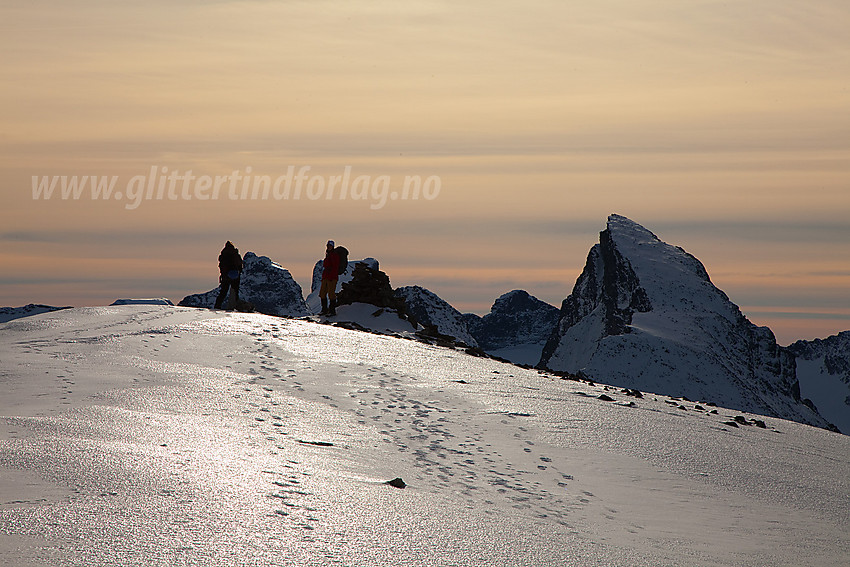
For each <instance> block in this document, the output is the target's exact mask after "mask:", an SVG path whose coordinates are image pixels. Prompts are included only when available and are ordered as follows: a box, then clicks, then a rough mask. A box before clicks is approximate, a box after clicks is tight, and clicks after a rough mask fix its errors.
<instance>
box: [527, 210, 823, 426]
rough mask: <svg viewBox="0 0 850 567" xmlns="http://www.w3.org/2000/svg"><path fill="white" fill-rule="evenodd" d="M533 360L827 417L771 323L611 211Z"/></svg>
mask: <svg viewBox="0 0 850 567" xmlns="http://www.w3.org/2000/svg"><path fill="white" fill-rule="evenodd" d="M540 366H542V367H546V368H550V369H554V370H562V371H568V372H574V373H583V374H585V375H587V376H590V377H593V378H595V379H598V380H600V381H602V382H606V383H609V384H613V385H616V386H621V387H624V388H635V389H638V390H643V391H648V392H654V393H659V394H667V395H672V396H686V397H688V398H690V399H694V400H703V401H712V402H716V403H718V404H720V405H723V406H725V407H731V408H735V409H740V410H742V411H751V412H753V413H759V414H763V415H769V416H774V417H780V418H784V419H791V420H794V421H799V422H802V423H808V424H810V425H816V426H818V427H827V428H829V427H830V424H829V423H828V422H827V421H826V420H825V419H824V418H823V417H822V416H821V415H819V414H818V412H817V411H816V410H815V409H814V408H813V407H810V406H809V405H807V404H806V403H804V402H803V400H802V399H801V397H800V385H799V382H798V380H797V377H796V366H795V361H794V355H793V353H792V352H791V351H789V350H788V349H785V348H782V347H780V346H779V345H778V344H777V343H776V339H775V337H774V335H773V333H772V332H771V330H770V329H768V328H767V327H758V326H756V325H754V324H753V323H751V322H750V321H749V320H748V319H747V318H746V317H744V315H743V314H742V313H741V311H740V309H739V308H738V307H737V306H736V305H735V304H734V303H732V302H731V301H730V300H729V298H728V297H727V296H726V294H725V293H723V292H722V291H721V290H719V289H718V288H717V287H715V286H714V285H713V284H712V283H711V280H710V278H709V276H708V272H707V271H706V270H705V267H704V266H703V265H702V263H700V261H699V260H697V259H696V258H695V257H694V256H692V255H691V254H688V253H687V252H685V251H684V250H683V249H682V248H680V247H676V246H671V245H669V244H666V243H664V242H662V241H661V240H660V239H659V238H658V237H656V236H655V235H654V234H652V232H650V231H649V230H647V229H646V228H644V227H643V226H641V225H639V224H637V223H635V222H633V221H631V220H630V219H628V218H626V217H623V216H619V215H611V216H610V217H609V218H608V223H607V228H606V229H605V230H604V231H602V232H601V233H600V241H599V244H596V245H595V246H593V247H592V248H591V250H590V252H589V254H588V257H587V263H586V265H585V268H584V270H583V272H582V274H581V275H580V276H579V278H578V280H576V283H575V286H574V288H573V292H572V293H571V294H570V295H569V296H568V297H567V298H566V299H565V300H564V302H563V304H562V306H561V312H560V319H559V321H558V324H557V326H556V328H555V329H554V331H553V333H552V335H551V337H550V338H549V341H548V342H547V344H546V347H545V348H544V350H543V354H542V357H541V360H540Z"/></svg>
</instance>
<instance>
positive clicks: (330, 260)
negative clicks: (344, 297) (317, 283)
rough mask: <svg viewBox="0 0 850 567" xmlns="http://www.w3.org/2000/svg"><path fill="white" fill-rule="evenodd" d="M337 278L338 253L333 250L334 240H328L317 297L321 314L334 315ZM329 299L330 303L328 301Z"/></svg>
mask: <svg viewBox="0 0 850 567" xmlns="http://www.w3.org/2000/svg"><path fill="white" fill-rule="evenodd" d="M337 280H339V255H338V254H337V253H336V252H335V251H334V241H333V240H328V244H327V247H326V250H325V260H324V262H323V263H322V287H321V288H319V299H321V300H322V315H336V282H337ZM328 299H330V304H329V303H328Z"/></svg>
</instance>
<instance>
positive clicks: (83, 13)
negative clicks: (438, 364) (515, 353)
mask: <svg viewBox="0 0 850 567" xmlns="http://www.w3.org/2000/svg"><path fill="white" fill-rule="evenodd" d="M0 15H2V18H0V30H2V37H0V46H2V47H3V52H4V54H5V56H4V58H3V59H2V60H0V71H2V72H0V77H2V79H0V81H2V84H3V88H2V89H0V119H2V124H3V129H2V131H0V148H2V152H0V191H2V195H3V197H4V198H5V199H4V200H5V203H4V207H3V209H2V210H0V223H1V224H0V241H2V243H3V244H4V246H3V250H2V252H0V260H2V263H3V265H4V267H5V270H3V272H2V274H0V304H2V305H9V306H15V305H22V304H25V303H31V302H35V303H47V304H57V305H58V304H62V305H95V304H104V303H111V302H112V301H113V300H114V299H117V298H118V296H125V297H141V296H164V297H169V298H170V299H172V300H173V301H175V302H176V301H178V300H179V299H181V298H182V297H183V296H185V295H188V294H191V293H196V292H200V291H206V290H208V289H212V288H213V287H215V286H216V285H217V281H216V279H217V268H216V265H215V261H216V257H217V255H218V252H219V250H220V249H221V246H222V244H223V243H224V241H225V240H228V239H230V240H233V241H234V242H235V243H236V245H237V246H238V247H239V248H240V250H241V251H242V252H243V253H244V252H247V251H253V252H256V253H257V254H261V255H266V256H269V257H270V258H272V259H273V260H275V261H276V262H279V263H280V264H282V265H283V266H284V267H286V268H287V269H289V270H290V271H291V272H292V274H293V276H294V277H295V279H296V281H298V283H299V284H300V285H301V286H302V287H305V288H307V287H308V286H309V282H310V273H311V270H312V266H313V264H314V263H315V261H316V260H318V259H320V258H321V255H322V250H323V247H324V242H325V241H326V240H327V239H328V238H333V239H335V240H337V241H338V242H340V243H344V244H345V245H346V246H347V247H348V248H349V249H350V250H351V253H352V258H362V257H367V256H371V257H375V258H377V259H378V260H379V261H380V262H381V266H382V269H384V270H385V271H386V272H387V274H388V275H389V276H390V278H391V281H392V284H393V285H394V286H396V287H397V286H403V285H413V284H416V285H422V286H424V287H427V288H428V289H431V290H432V291H434V292H435V293H437V294H438V295H440V296H441V297H442V298H444V299H445V300H446V301H448V302H449V303H451V304H452V305H454V306H455V307H456V308H458V309H460V310H461V311H472V312H477V313H479V314H481V313H485V312H486V311H488V310H489V307H490V305H491V304H492V302H493V300H494V299H495V298H496V297H498V296H499V295H501V294H503V293H505V292H507V291H510V290H512V289H518V288H519V289H525V290H526V291H528V292H529V293H531V294H532V295H534V296H536V297H538V298H540V299H542V300H544V301H547V302H549V303H552V304H554V305H560V302H561V300H563V299H564V298H565V297H566V296H567V295H568V294H569V293H570V291H571V290H572V286H573V283H574V282H575V279H576V278H577V277H578V275H579V273H580V272H581V269H582V268H583V266H584V262H585V258H586V255H587V252H588V250H589V249H590V247H591V246H592V245H593V244H594V243H596V242H597V240H598V232H599V231H600V230H602V229H603V228H604V224H605V219H606V218H607V215H608V214H610V213H618V214H622V215H625V216H628V217H629V218H631V219H632V220H634V221H636V222H638V223H640V224H642V225H644V226H645V227H647V228H648V229H649V230H651V231H653V232H654V233H655V234H656V235H658V237H659V238H661V239H662V240H664V241H665V242H668V243H670V244H674V245H678V246H682V247H683V248H684V249H685V250H687V251H688V252H690V253H691V254H693V255H694V256H696V257H697V258H699V259H700V260H701V261H702V262H703V264H704V265H705V266H706V268H707V270H708V272H709V274H710V275H711V278H712V281H713V282H714V284H715V285H717V287H719V288H720V289H722V290H723V291H725V292H726V293H727V295H729V297H730V299H732V301H733V302H735V303H736V304H738V305H739V306H740V307H741V309H742V311H743V312H744V314H745V315H747V316H748V317H749V318H750V319H751V320H752V321H753V322H754V323H756V324H761V325H767V326H769V327H770V328H771V329H773V331H774V332H775V333H776V335H777V337H778V338H779V341H780V343H782V344H787V343H789V342H792V341H793V340H796V339H798V338H815V337H826V336H828V335H832V334H835V333H837V332H839V331H842V330H847V329H850V247H849V246H848V243H850V221H848V215H850V115H848V113H847V108H848V107H850V87H848V85H850V36H848V34H847V33H846V30H847V29H850V8H848V7H847V5H846V2H843V1H839V0H825V1H824V2H819V3H817V4H814V5H813V4H811V3H808V2H803V1H800V0H794V1H791V0H780V1H778V2H766V1H763V0H757V1H754V2H748V3H746V4H728V3H723V2H719V1H708V2H701V3H699V4H698V5H687V4H682V3H677V2H672V1H669V0H638V1H626V0H605V1H602V2H596V3H593V4H592V5H573V4H571V3H554V2H543V1H538V2H530V3H524V4H523V5H521V6H520V5H517V4H515V3H512V2H500V1H497V2H486V3H485V2H477V1H473V2H467V3H463V4H460V5H458V4H457V3H448V2H428V3H421V2H392V3H390V2H378V1H366V2H358V3H349V2H341V1H334V0H328V1H321V2H292V1H273V0H268V1H247V2H246V1H235V0H233V1H229V0H223V1H220V2H215V3H209V4H208V3H199V2H195V1H188V0H178V1H176V2H162V1H160V0H154V1H150V2H144V3H142V2H122V3H113V2H106V1H105V0H97V1H93V0H84V1H82V2H77V3H74V4H72V5H71V4H67V3H63V2H58V1H55V0H53V1H48V2H43V3H39V4H37V5H34V4H32V3H28V2H19V1H12V2H6V3H4V5H3V7H0ZM305 167H306V168H309V169H307V170H305V172H306V173H305V178H304V179H303V187H302V192H301V193H300V194H298V195H296V193H295V188H294V186H293V187H291V188H290V190H289V192H285V190H284V189H285V188H284V185H285V184H281V185H280V186H278V187H277V191H275V189H274V188H272V187H269V186H266V187H267V190H268V193H267V194H266V198H262V188H263V186H262V181H259V182H258V181H257V180H258V178H263V177H267V178H268V179H269V181H270V184H271V183H273V182H274V180H275V179H283V178H284V177H286V176H287V175H288V172H289V171H296V172H297V171H299V170H301V168H305ZM290 168H292V169H290ZM346 171H348V173H349V174H350V177H351V179H350V183H349V184H348V186H347V187H346V189H345V191H344V192H343V189H342V186H343V184H344V183H343V181H342V178H343V177H344V176H345V175H346ZM234 172H238V174H239V175H241V176H243V178H240V179H238V180H234V179H232V177H233V173H234ZM53 176H66V180H72V179H74V178H75V176H76V179H77V182H81V179H82V176H88V179H89V180H90V179H91V177H92V176H95V177H97V178H98V179H103V180H109V179H115V180H116V183H115V185H114V187H113V188H112V190H111V192H110V193H108V196H107V195H106V194H105V193H104V192H102V191H101V192H99V193H98V194H97V195H93V194H92V193H91V191H90V190H89V188H86V189H85V190H84V191H82V192H81V194H80V198H78V199H73V198H68V199H62V198H61V188H59V184H58V183H57V188H56V190H55V193H54V194H53V196H52V197H51V198H50V199H47V198H45V194H44V191H42V190H41V189H44V188H45V187H49V185H48V186H45V187H42V188H41V189H39V181H38V180H41V179H47V180H48V183H49V181H50V180H51V179H52V178H53ZM169 176H171V177H169ZM358 177H359V178H360V182H359V185H358V183H357V182H355V181H354V180H355V179H356V178H358ZM34 178H35V180H34ZM225 178H227V179H225ZM244 178H249V180H248V181H245V179H244ZM333 178H338V180H337V185H336V190H335V191H336V192H335V193H333V194H331V188H330V185H331V183H332V181H331V180H332V179H333ZM57 179H58V178H57ZM217 179H218V181H219V182H220V183H219V187H218V190H216V189H215V188H212V187H210V186H208V185H206V183H207V182H209V184H215V183H216V180H217ZM408 179H414V180H419V181H420V182H421V184H422V187H420V189H422V190H423V191H424V190H425V187H424V186H425V185H426V184H427V182H428V180H430V181H431V182H433V183H432V186H431V189H432V190H433V191H432V193H430V194H427V193H426V192H422V191H420V193H419V194H418V195H417V197H418V198H413V195H412V194H408V195H406V197H407V198H405V195H404V194H403V186H404V184H405V181H406V180H408ZM311 180H312V181H311ZM243 182H244V184H243ZM255 182H256V183H258V184H257V185H255ZM101 188H102V189H108V187H107V186H103V187H101ZM255 190H259V194H258V195H256V198H254V197H255V195H254V193H253V192H254V191H255ZM216 191H217V192H216ZM343 195H344V198H343ZM393 195H395V198H393ZM307 291H308V290H307V289H305V294H306V292H307Z"/></svg>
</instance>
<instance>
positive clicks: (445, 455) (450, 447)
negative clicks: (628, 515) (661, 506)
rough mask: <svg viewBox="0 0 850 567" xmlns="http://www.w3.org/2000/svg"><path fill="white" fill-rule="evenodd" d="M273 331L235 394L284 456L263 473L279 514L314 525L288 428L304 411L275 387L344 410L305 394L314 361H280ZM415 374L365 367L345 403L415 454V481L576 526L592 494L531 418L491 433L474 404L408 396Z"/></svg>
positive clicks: (297, 524)
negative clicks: (284, 400) (533, 433)
mask: <svg viewBox="0 0 850 567" xmlns="http://www.w3.org/2000/svg"><path fill="white" fill-rule="evenodd" d="M257 334H258V335H260V333H257ZM274 337H275V334H274V332H273V330H272V331H269V330H266V331H264V336H260V337H259V338H258V340H257V343H256V345H257V349H256V351H255V355H256V357H255V358H252V359H251V360H250V361H249V364H250V367H249V369H248V370H247V374H248V375H250V376H252V379H251V380H249V383H248V384H247V385H244V384H243V388H242V389H241V391H237V392H236V393H235V394H234V397H237V398H244V399H245V401H246V408H245V409H244V410H243V414H245V415H246V417H248V416H250V417H252V419H253V421H254V426H255V427H258V428H260V430H261V431H262V432H263V434H264V435H265V439H266V440H267V441H268V442H270V443H272V445H273V447H274V449H273V450H274V451H275V452H276V453H277V454H278V455H281V457H282V460H281V464H280V469H281V470H275V471H271V470H270V471H263V473H264V474H265V475H267V476H268V477H269V482H270V484H271V490H270V492H269V498H270V500H272V501H273V502H274V504H273V506H272V508H273V511H272V512H271V514H273V515H276V516H279V517H281V518H285V519H287V520H288V521H289V522H290V524H289V525H290V526H291V527H294V528H300V529H303V530H306V531H310V530H313V529H314V528H315V526H316V524H317V522H318V521H319V516H320V507H321V504H320V503H317V502H315V501H314V499H313V498H312V497H313V495H312V493H311V492H310V490H309V488H308V485H309V484H310V480H311V479H310V477H311V475H310V473H308V472H305V471H304V470H301V469H300V468H299V467H298V465H299V463H297V462H295V461H292V460H288V459H286V455H287V453H286V451H289V452H290V453H289V455H290V456H291V454H292V453H291V451H292V446H291V443H293V442H302V443H303V442H304V441H301V440H296V439H293V438H292V437H291V436H289V435H288V432H287V431H286V429H287V427H286V424H287V423H291V422H289V421H288V420H292V419H293V415H292V412H295V411H298V410H297V409H296V408H292V407H281V403H280V402H279V401H278V400H277V399H276V395H275V393H276V392H279V391H280V390H281V387H282V386H283V392H284V393H285V392H286V390H287V387H288V389H291V391H293V393H294V392H298V393H306V394H307V395H308V396H309V395H310V394H315V397H316V399H317V400H324V401H326V402H327V403H328V404H329V405H331V406H333V407H340V403H337V402H336V401H334V400H333V399H332V397H331V396H328V395H323V394H321V393H315V392H306V389H305V385H306V386H307V387H308V388H309V386H310V382H309V380H307V379H305V378H302V375H303V374H307V373H309V372H312V371H314V369H313V368H312V367H311V366H310V365H309V364H307V362H306V361H302V362H301V363H299V364H298V365H296V366H300V367H299V368H287V369H282V368H280V367H279V364H280V362H281V361H280V359H279V357H277V356H276V355H275V347H274V345H273V344H270V341H269V339H270V338H274ZM240 370H241V369H240ZM341 372H344V370H341ZM411 380H415V377H411V376H404V375H393V374H390V373H388V372H387V371H386V370H385V369H382V368H377V367H372V368H367V369H366V374H365V376H362V377H359V378H358V379H356V382H355V386H354V388H353V389H352V390H351V391H349V392H348V393H347V396H348V398H349V399H348V401H347V402H342V405H343V406H344V407H345V408H351V411H353V413H354V415H355V416H356V420H357V422H358V423H359V424H361V425H371V426H375V427H378V428H379V429H378V431H379V433H380V435H381V436H382V437H381V440H380V441H381V442H383V443H388V444H392V445H394V446H395V447H396V448H397V450H398V451H400V452H402V453H403V454H405V455H407V456H408V457H409V458H410V460H411V462H412V467H413V470H410V471H406V472H405V473H404V474H405V475H406V476H405V480H407V481H408V484H410V485H413V486H416V487H417V488H418V489H422V490H433V491H438V492H448V493H452V494H455V495H460V497H461V500H462V499H466V500H467V502H468V503H469V504H470V505H471V504H472V503H473V502H476V501H480V500H482V499H483V501H484V502H485V503H487V504H491V505H493V504H496V503H501V504H503V505H504V504H505V503H507V504H508V505H510V506H511V507H513V508H516V509H518V510H522V511H524V512H525V513H527V514H530V515H532V516H535V517H538V518H549V519H552V520H554V521H556V522H558V523H560V524H562V525H564V526H567V525H568V524H567V514H568V513H569V512H570V511H571V510H573V509H574V508H576V507H578V506H582V505H584V504H586V503H587V502H589V498H592V497H593V495H592V494H589V493H580V494H573V493H571V492H570V491H569V489H568V483H569V481H572V480H573V477H572V476H571V475H570V474H566V473H565V472H563V471H562V468H561V465H560V463H557V462H555V460H554V459H553V458H552V457H550V456H548V455H546V454H545V453H544V452H540V451H538V448H537V446H536V445H535V443H534V442H533V441H531V440H529V439H527V437H529V435H528V429H527V428H526V427H524V426H523V425H522V423H523V419H524V418H527V417H530V416H525V415H522V414H506V415H505V417H504V419H502V420H501V424H502V425H503V426H504V429H503V431H501V432H498V431H497V432H494V431H490V430H489V429H490V428H491V427H492V416H490V418H489V419H488V420H487V421H485V420H483V419H482V416H481V415H480V413H476V412H474V411H473V410H470V409H469V408H459V407H447V406H446V405H445V404H446V402H436V401H425V400H421V399H416V398H413V397H409V395H408V390H407V389H406V388H405V383H409V382H410V381H411ZM447 382H449V379H448V378H447ZM416 392H417V393H420V392H421V390H416ZM296 396H297V394H296ZM460 432H463V434H462V436H461V435H460ZM311 444H316V445H319V446H321V445H323V443H311ZM324 445H329V443H327V444H324ZM487 513H488V514H495V513H497V512H495V511H488V512H487Z"/></svg>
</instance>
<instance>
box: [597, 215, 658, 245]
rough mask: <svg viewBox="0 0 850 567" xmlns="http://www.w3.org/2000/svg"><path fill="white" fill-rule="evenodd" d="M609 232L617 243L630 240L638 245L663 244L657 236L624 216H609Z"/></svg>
mask: <svg viewBox="0 0 850 567" xmlns="http://www.w3.org/2000/svg"><path fill="white" fill-rule="evenodd" d="M607 226H608V230H609V231H610V232H611V236H612V237H613V239H614V240H615V241H617V240H629V241H632V242H636V243H641V242H643V243H658V242H661V239H659V238H658V237H657V236H655V234H653V233H652V232H651V231H650V230H648V229H647V228H645V227H644V226H643V225H640V224H638V223H636V222H635V221H633V220H631V219H629V218H627V217H624V216H622V215H616V214H611V215H608V225H607Z"/></svg>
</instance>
